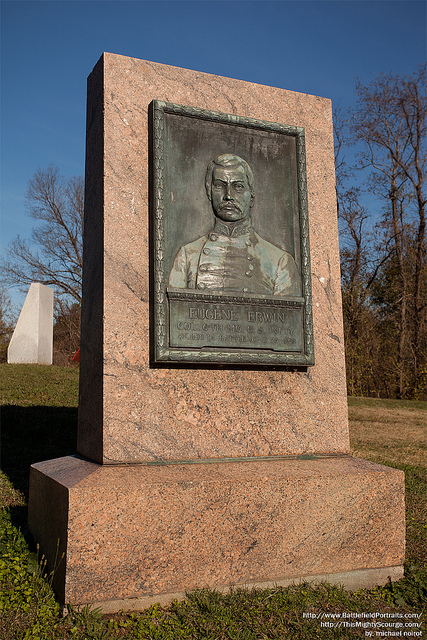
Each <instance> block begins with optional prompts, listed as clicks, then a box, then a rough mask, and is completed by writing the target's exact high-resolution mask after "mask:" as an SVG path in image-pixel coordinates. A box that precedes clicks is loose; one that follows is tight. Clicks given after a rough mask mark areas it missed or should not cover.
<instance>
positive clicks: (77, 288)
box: [2, 165, 84, 304]
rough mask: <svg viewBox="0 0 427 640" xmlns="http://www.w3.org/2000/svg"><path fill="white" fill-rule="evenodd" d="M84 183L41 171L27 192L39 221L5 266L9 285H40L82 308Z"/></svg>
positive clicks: (16, 245) (16, 244)
mask: <svg viewBox="0 0 427 640" xmlns="http://www.w3.org/2000/svg"><path fill="white" fill-rule="evenodd" d="M83 198H84V182H83V178H81V177H75V178H70V179H66V178H64V177H63V176H61V175H60V173H59V169H58V168H57V167H54V166H52V165H51V166H49V167H48V168H47V169H38V170H37V171H36V173H35V174H34V177H33V178H32V179H31V180H30V182H29V185H28V191H27V204H28V208H29V215H30V217H31V218H33V219H34V220H36V221H37V223H38V225H37V226H36V227H34V228H33V230H32V233H31V236H30V238H29V239H28V240H23V239H22V238H20V237H19V236H17V237H16V238H15V239H14V240H13V241H12V242H11V244H10V245H9V247H8V260H6V261H4V262H3V264H2V272H3V276H4V282H5V284H7V285H9V286H20V287H23V288H27V287H28V286H29V285H30V284H31V282H34V281H37V282H41V283H43V284H46V285H50V286H53V287H54V289H55V293H56V296H59V297H63V298H65V299H69V300H70V299H72V300H74V301H76V302H77V303H79V304H80V302H81V283H82V229H83Z"/></svg>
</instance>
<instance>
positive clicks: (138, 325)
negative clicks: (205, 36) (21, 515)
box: [29, 54, 405, 611]
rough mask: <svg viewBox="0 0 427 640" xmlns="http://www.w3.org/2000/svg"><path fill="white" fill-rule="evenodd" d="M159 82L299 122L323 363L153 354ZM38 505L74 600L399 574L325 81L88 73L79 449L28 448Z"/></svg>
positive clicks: (197, 97)
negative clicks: (342, 222) (351, 382)
mask: <svg viewBox="0 0 427 640" xmlns="http://www.w3.org/2000/svg"><path fill="white" fill-rule="evenodd" d="M153 100H158V101H163V102H166V103H175V104H180V105H188V106H190V107H192V108H196V109H197V108H198V109H202V110H213V111H216V112H220V113H226V114H235V116H239V117H243V118H248V119H257V120H262V121H268V122H270V123H282V124H286V125H289V126H290V127H295V128H302V129H303V130H304V133H305V152H306V184H307V208H308V218H309V234H310V255H311V268H310V273H311V283H312V293H311V300H312V318H313V339H314V365H312V366H307V367H301V366H295V367H285V366H268V365H264V366H253V367H252V366H249V365H245V366H227V363H226V362H225V363H224V362H222V363H221V364H217V365H213V366H209V364H208V363H205V364H204V365H195V364H191V363H188V364H186V363H182V362H179V361H178V362H173V363H169V362H164V363H160V364H159V363H153V357H152V353H153V344H152V339H153V338H152V336H153V315H152V314H153V295H155V292H153V270H152V259H153V251H154V249H153V246H152V244H151V245H150V234H151V233H152V226H151V225H152V223H150V221H149V177H150V176H149V173H150V171H151V169H150V171H149V167H152V158H151V156H150V155H149V141H150V134H149V131H150V122H149V105H150V103H151V102H152V101H153ZM192 126H193V125H192ZM298 130H300V129H298ZM224 152H225V150H224ZM233 152H234V151H233ZM212 157H213V156H212ZM255 189H256V191H255V194H256V195H255V198H256V197H257V194H258V192H259V191H260V190H262V181H261V184H260V182H259V180H258V182H257V181H256V185H255ZM178 195H179V194H178ZM178 195H177V193H176V192H174V193H172V194H169V195H168V194H166V195H165V197H166V196H167V197H168V198H169V197H170V202H172V201H173V200H174V198H177V197H178ZM150 197H151V202H153V193H151V196H150ZM205 197H206V196H205ZM255 202H256V200H255ZM203 203H204V204H203V206H205V202H204V200H203ZM208 204H209V203H208ZM201 206H202V205H201ZM254 209H255V206H254ZM254 215H255V214H254ZM152 220H153V218H152ZM152 240H153V239H152V236H151V241H152ZM298 304H299V303H298ZM29 523H30V528H31V531H32V533H33V535H34V537H35V539H36V540H37V541H38V542H39V543H40V547H41V549H42V551H43V552H44V553H45V554H46V556H47V558H48V560H49V566H50V568H53V566H54V564H55V558H56V559H57V560H56V562H57V567H56V570H55V577H54V586H55V589H56V592H57V594H58V596H59V597H60V599H61V600H62V601H63V602H71V603H73V604H84V603H96V604H97V605H100V606H102V607H103V608H104V610H105V611H114V610H117V609H120V608H128V609H131V608H140V607H144V606H146V605H147V604H149V603H151V602H156V601H159V602H167V601H168V600H172V599H173V598H174V597H179V596H182V595H183V594H184V592H185V590H188V589H192V588H196V587H205V586H209V587H213V588H217V589H226V588H228V587H229V586H231V585H248V586H250V585H261V586H266V585H272V584H288V583H289V582H292V581H298V580H300V579H308V580H310V579H312V580H319V579H328V580H330V581H335V582H342V583H344V584H346V585H348V586H349V587H351V588H359V587H364V586H374V585H376V584H380V583H385V582H386V581H387V580H388V578H389V577H390V578H391V579H392V580H395V579H398V578H399V577H401V576H402V575H403V562H404V549H405V515H404V477H403V473H402V472H401V471H398V470H395V469H391V468H388V467H383V466H380V465H376V464H373V463H371V462H367V461H363V460H358V459H355V458H352V457H351V456H350V454H349V436H348V420H347V398H346V384H345V363H344V342H343V330H342V312H341V296H340V271H339V250H338V231H337V216H336V196H335V182H334V153H333V135H332V111H331V104H330V101H329V100H327V99H324V98H319V97H316V96H309V95H303V94H299V93H294V92H291V91H285V90H283V89H277V88H273V87H264V86H260V85H255V84H251V83H248V82H242V81H238V80H233V79H229V78H221V77H217V76H212V75H208V74H203V73H197V72H194V71H190V70H185V69H178V68H175V67H170V66H165V65H161V64H156V63H152V62H147V61H143V60H136V59H132V58H126V57H122V56H118V55H113V54H104V55H103V56H102V58H101V59H100V61H99V62H98V64H97V65H96V67H95V69H94V71H93V72H92V74H91V76H90V77H89V81H88V117H87V159H86V197H85V230H84V285H83V311H82V341H81V360H80V400H79V434H78V449H77V455H76V456H71V457H66V458H60V459H57V460H49V461H46V462H40V463H38V464H35V465H33V466H32V468H31V476H30V502H29ZM62 554H64V555H63V558H62V559H60V558H61V556H62Z"/></svg>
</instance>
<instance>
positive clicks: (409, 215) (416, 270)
mask: <svg viewBox="0 0 427 640" xmlns="http://www.w3.org/2000/svg"><path fill="white" fill-rule="evenodd" d="M425 76H426V71H425V67H422V68H420V69H419V71H418V72H417V73H416V74H414V75H413V76H410V77H403V78H402V77H400V76H394V75H391V74H388V75H380V76H379V77H377V78H376V79H375V80H374V81H373V82H372V83H370V84H369V85H367V86H363V85H362V84H361V83H360V82H357V84H356V94H357V98H358V102H357V106H356V108H355V109H354V110H353V111H352V114H351V116H352V117H351V120H350V132H351V135H352V137H353V139H354V140H355V141H356V142H359V143H362V150H361V152H360V154H359V157H360V166H361V167H362V168H364V169H368V170H370V171H371V176H370V186H371V188H372V189H373V190H374V191H375V192H376V193H377V194H378V195H379V196H381V197H382V198H383V199H384V202H385V209H384V211H385V213H384V217H383V221H382V223H381V225H380V227H381V232H382V234H383V238H382V240H383V242H382V256H381V255H380V262H379V263H378V266H377V268H376V270H375V277H379V275H380V273H381V270H380V269H379V268H378V267H379V266H381V267H383V266H384V267H385V266H387V269H386V271H387V273H388V274H389V273H391V270H390V268H389V267H388V265H387V260H389V259H390V260H392V262H393V270H392V271H393V272H394V273H395V274H396V277H395V280H394V282H391V283H390V286H392V287H393V288H394V290H395V295H394V297H393V300H394V305H395V307H396V311H397V313H398V325H399V326H398V337H397V343H398V358H397V370H398V378H399V379H398V395H400V396H403V395H405V394H406V392H407V390H408V387H409V386H411V384H412V386H413V385H414V384H416V379H417V376H418V375H419V373H420V372H421V371H422V368H423V366H424V365H425V361H426V356H427V354H426V330H425V324H426V322H425V315H426V306H425V294H426V285H425V275H426V239H425V203H426V198H425V191H424V188H425V170H426V163H427V156H426V146H425V143H426V140H425V134H426V112H427V103H426V95H425ZM384 274H385V271H384V270H383V275H384ZM373 281H374V278H371V280H370V284H372V282H373ZM389 302H390V301H389ZM409 361H413V367H412V368H413V376H410V378H412V379H409V378H408V375H407V372H408V362H409ZM405 372H406V373H405Z"/></svg>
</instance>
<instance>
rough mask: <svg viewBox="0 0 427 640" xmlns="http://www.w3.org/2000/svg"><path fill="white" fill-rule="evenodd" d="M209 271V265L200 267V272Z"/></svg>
mask: <svg viewBox="0 0 427 640" xmlns="http://www.w3.org/2000/svg"><path fill="white" fill-rule="evenodd" d="M207 270H208V265H207V264H201V265H200V266H199V271H207Z"/></svg>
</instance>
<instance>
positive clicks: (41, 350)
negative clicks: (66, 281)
mask: <svg viewBox="0 0 427 640" xmlns="http://www.w3.org/2000/svg"><path fill="white" fill-rule="evenodd" d="M52 356H53V289H51V288H50V287H47V286H46V285H44V284H40V282H33V283H32V284H31V286H30V289H29V291H28V293H27V297H26V298H25V302H24V306H23V307H22V310H21V313H20V314H19V318H18V322H17V323H16V327H15V331H14V332H13V335H12V339H11V341H10V343H9V347H8V350H7V361H8V363H9V364H52Z"/></svg>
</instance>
